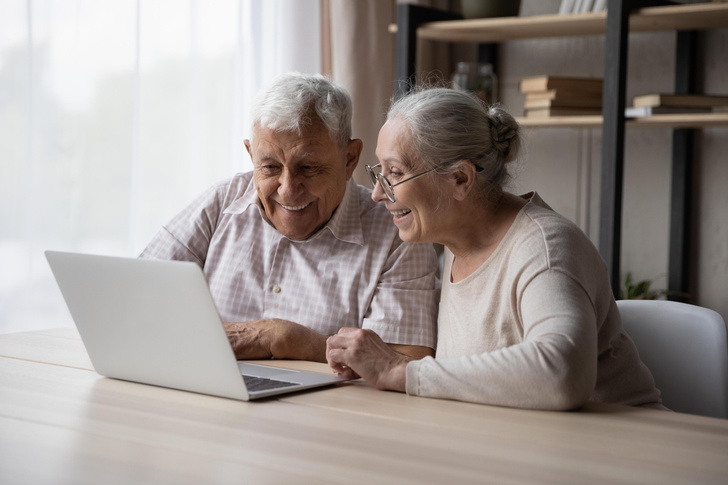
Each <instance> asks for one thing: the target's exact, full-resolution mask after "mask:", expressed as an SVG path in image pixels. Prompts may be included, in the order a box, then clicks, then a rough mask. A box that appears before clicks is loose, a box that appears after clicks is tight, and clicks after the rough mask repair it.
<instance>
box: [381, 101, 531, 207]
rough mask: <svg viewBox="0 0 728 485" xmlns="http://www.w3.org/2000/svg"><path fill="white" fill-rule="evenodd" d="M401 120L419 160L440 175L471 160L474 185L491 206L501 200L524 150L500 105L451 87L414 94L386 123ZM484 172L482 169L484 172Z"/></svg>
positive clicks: (517, 131) (393, 109) (398, 105)
mask: <svg viewBox="0 0 728 485" xmlns="http://www.w3.org/2000/svg"><path fill="white" fill-rule="evenodd" d="M395 118H398V119H401V120H403V121H404V122H405V124H406V125H407V129H408V131H409V133H410V142H411V143H412V147H413V148H414V150H415V151H416V153H417V155H418V156H419V158H420V159H421V160H422V161H423V162H424V163H425V164H426V165H427V166H429V167H430V168H433V169H435V171H436V172H437V173H441V174H448V173H452V172H453V171H454V170H456V169H457V167H456V164H457V163H458V162H460V161H463V160H469V161H470V162H472V163H473V164H474V165H475V166H476V167H477V169H478V172H476V175H477V176H476V181H477V182H476V183H477V188H478V190H479V191H480V194H481V195H482V196H483V197H484V198H485V200H486V201H487V202H489V203H496V202H497V201H498V200H500V197H501V194H502V193H503V187H504V186H505V184H506V182H507V180H508V171H507V170H506V168H505V165H506V164H507V163H509V162H511V161H513V160H515V159H516V157H517V156H518V151H519V149H520V145H521V138H520V129H519V126H518V123H517V122H516V120H515V119H514V118H513V116H511V115H510V114H509V113H508V112H506V111H505V110H504V109H503V108H502V107H501V106H500V105H498V104H493V105H490V106H488V105H486V104H485V103H484V102H482V101H481V100H480V99H479V98H478V97H477V96H475V95H474V94H472V93H469V92H466V91H456V90H453V89H449V88H424V89H421V90H415V91H412V92H410V93H409V94H407V95H405V96H403V97H401V98H399V99H398V100H396V101H395V102H394V103H393V104H392V106H391V108H390V109H389V113H388V114H387V120H391V119H395ZM481 169H482V170H481Z"/></svg>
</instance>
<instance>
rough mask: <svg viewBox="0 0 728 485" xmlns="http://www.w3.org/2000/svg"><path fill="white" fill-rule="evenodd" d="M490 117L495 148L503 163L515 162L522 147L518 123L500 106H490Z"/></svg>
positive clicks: (491, 134)
mask: <svg viewBox="0 0 728 485" xmlns="http://www.w3.org/2000/svg"><path fill="white" fill-rule="evenodd" d="M488 117H489V118H490V136H491V139H492V140H493V148H495V149H496V151H498V153H499V154H500V156H501V157H502V160H503V162H505V163H508V162H510V161H513V160H515V159H516V157H517V156H518V150H519V149H520V147H521V137H520V128H519V126H518V122H516V120H515V118H513V116H511V115H510V113H508V112H507V111H506V110H505V109H503V107H502V106H501V105H500V104H492V105H490V106H489V108H488Z"/></svg>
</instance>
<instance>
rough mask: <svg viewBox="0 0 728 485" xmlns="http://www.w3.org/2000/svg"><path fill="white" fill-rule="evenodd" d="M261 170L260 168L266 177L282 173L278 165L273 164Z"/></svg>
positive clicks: (266, 165) (263, 166) (262, 167)
mask: <svg viewBox="0 0 728 485" xmlns="http://www.w3.org/2000/svg"><path fill="white" fill-rule="evenodd" d="M259 168H260V171H261V172H263V173H264V174H266V175H271V174H274V173H277V172H279V171H280V167H279V166H278V165H272V164H265V165H261V166H260V167H259Z"/></svg>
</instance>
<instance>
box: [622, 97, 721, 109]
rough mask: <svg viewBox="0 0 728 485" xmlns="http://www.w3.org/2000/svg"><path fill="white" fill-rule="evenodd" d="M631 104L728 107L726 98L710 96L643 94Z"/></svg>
mask: <svg viewBox="0 0 728 485" xmlns="http://www.w3.org/2000/svg"><path fill="white" fill-rule="evenodd" d="M632 104H633V105H634V106H635V107H641V106H672V107H695V106H699V107H705V106H707V107H712V106H728V96H720V95H711V94H643V95H642V96H635V97H634V99H633V101H632Z"/></svg>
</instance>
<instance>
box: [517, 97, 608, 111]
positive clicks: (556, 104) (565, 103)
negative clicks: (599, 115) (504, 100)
mask: <svg viewBox="0 0 728 485" xmlns="http://www.w3.org/2000/svg"><path fill="white" fill-rule="evenodd" d="M533 94H537V93H533ZM523 107H524V108H526V109H538V108H601V107H602V97H601V96H554V97H553V98H548V97H532V96H531V93H529V94H527V95H526V100H525V101H524V103H523Z"/></svg>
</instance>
